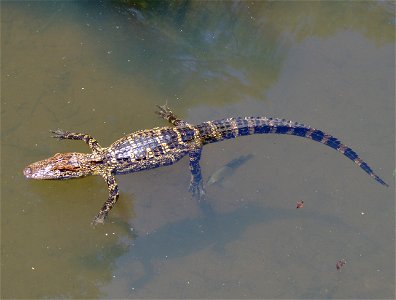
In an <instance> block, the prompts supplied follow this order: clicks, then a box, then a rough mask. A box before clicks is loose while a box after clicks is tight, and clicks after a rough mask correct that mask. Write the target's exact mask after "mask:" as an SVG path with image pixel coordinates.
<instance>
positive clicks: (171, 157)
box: [23, 105, 388, 224]
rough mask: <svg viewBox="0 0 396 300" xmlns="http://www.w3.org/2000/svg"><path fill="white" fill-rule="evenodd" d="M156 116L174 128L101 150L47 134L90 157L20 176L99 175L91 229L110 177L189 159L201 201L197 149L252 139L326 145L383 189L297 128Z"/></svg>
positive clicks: (347, 151) (273, 122)
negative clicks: (278, 137) (290, 138)
mask: <svg viewBox="0 0 396 300" xmlns="http://www.w3.org/2000/svg"><path fill="white" fill-rule="evenodd" d="M158 108H159V111H157V112H156V113H157V114H159V115H160V116H161V117H162V118H164V119H166V120H168V121H169V122H170V123H171V124H172V125H174V126H175V127H160V128H158V127H157V128H153V129H147V130H141V131H137V132H134V133H131V134H129V135H127V136H124V137H122V138H121V139H119V140H117V141H115V142H114V143H113V144H111V145H110V146H109V147H107V148H103V147H101V146H100V145H99V143H98V142H97V141H96V140H95V139H94V138H93V137H91V136H90V135H87V134H82V133H73V132H68V131H62V130H56V131H52V133H53V134H54V136H53V137H55V138H58V139H71V140H81V141H84V142H85V143H86V144H88V146H89V147H90V148H91V150H92V153H89V154H86V153H76V152H72V153H57V154H55V155H54V156H53V157H50V158H48V159H45V160H41V161H38V162H35V163H33V164H31V165H29V166H27V167H26V168H25V169H24V170H23V173H24V175H25V177H27V178H33V179H69V178H78V177H84V176H88V175H101V176H102V177H103V178H104V179H105V181H106V183H107V186H108V191H109V196H108V199H107V201H106V202H105V203H104V204H103V206H102V208H101V210H100V211H99V213H98V215H97V216H96V217H95V219H94V220H93V224H98V223H103V222H104V219H105V218H106V217H107V215H108V213H109V211H110V210H111V208H112V207H113V206H114V204H115V203H116V201H117V199H118V196H119V194H118V185H117V182H116V179H115V177H114V175H118V174H127V173H132V172H138V171H142V170H147V169H154V168H158V167H161V166H167V165H172V164H174V163H175V162H177V161H179V160H180V159H181V158H182V157H184V156H185V155H188V156H189V158H190V171H191V182H190V188H189V190H190V191H191V193H192V194H193V196H195V197H197V198H198V199H201V198H202V197H204V195H205V192H204V189H203V185H202V175H201V168H200V165H199V160H200V157H201V151H202V146H203V145H206V144H209V143H215V142H219V141H222V140H225V139H231V138H236V137H238V136H244V135H252V134H266V133H274V134H289V135H295V136H300V137H305V138H309V139H312V140H314V141H317V142H320V143H322V144H324V145H327V146H329V147H331V148H333V149H335V150H337V151H339V152H341V153H342V154H344V155H345V156H346V157H348V158H349V159H350V160H352V161H353V162H354V163H355V164H357V165H358V166H359V167H360V168H362V169H363V170H364V171H365V172H366V173H367V174H369V175H370V176H371V177H372V178H374V179H375V180H376V181H378V182H379V183H381V184H383V185H385V186H388V185H387V184H386V183H385V182H384V181H383V180H382V179H381V178H380V177H379V176H378V175H377V174H376V173H374V171H373V170H372V169H371V168H370V167H369V166H368V165H367V164H366V163H365V162H364V161H363V160H362V159H361V158H360V157H359V156H358V155H357V154H356V152H354V151H353V150H352V149H351V148H349V147H347V146H345V145H344V144H342V143H341V142H340V141H339V140H337V139H336V138H335V137H333V136H331V135H329V134H326V133H324V132H322V131H320V130H317V129H314V128H312V127H309V126H307V125H304V124H301V123H295V122H291V121H288V120H284V119H276V118H267V117H244V118H241V117H237V118H228V119H222V120H216V121H208V122H204V123H202V124H199V125H191V124H189V123H187V122H185V121H183V120H181V119H178V118H177V117H176V116H175V115H174V114H173V113H172V111H171V110H170V109H169V108H168V107H167V106H166V105H164V106H158Z"/></svg>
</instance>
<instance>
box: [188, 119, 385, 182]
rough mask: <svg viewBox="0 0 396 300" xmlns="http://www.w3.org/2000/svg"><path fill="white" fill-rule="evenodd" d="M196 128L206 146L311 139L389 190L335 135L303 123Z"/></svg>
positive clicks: (233, 122) (222, 123) (226, 122)
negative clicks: (261, 137)
mask: <svg viewBox="0 0 396 300" xmlns="http://www.w3.org/2000/svg"><path fill="white" fill-rule="evenodd" d="M196 128H197V129H198V130H199V133H200V135H201V137H202V140H203V144H209V143H215V142H219V141H222V140H225V139H232V138H236V137H238V136H243V135H252V134H266V133H274V134H290V135H296V136H300V137H305V138H309V139H311V140H314V141H316V142H319V143H322V144H324V145H327V146H329V147H331V148H333V149H335V150H337V151H338V152H341V153H342V154H344V155H345V156H346V157H348V158H349V159H350V160H352V161H353V162H354V163H355V164H357V165H358V166H359V167H360V168H362V169H363V170H364V171H365V172H366V173H367V174H369V175H370V176H371V177H372V178H374V179H375V180H376V181H378V182H379V183H381V184H383V185H385V186H389V185H388V184H387V183H386V182H385V181H383V180H382V179H381V178H380V177H379V176H378V175H377V174H376V173H375V172H374V171H373V170H372V169H371V168H370V167H369V166H368V164H367V163H366V162H365V161H363V160H362V159H361V158H360V157H359V156H358V154H357V153H356V152H355V151H353V150H352V149H351V148H349V147H348V146H346V145H344V144H342V143H341V142H340V141H339V140H338V139H337V138H335V137H333V136H332V135H329V134H327V133H324V132H323V131H321V130H318V129H315V128H312V127H310V126H307V125H304V124H302V123H297V122H292V121H289V120H285V119H277V118H266V117H244V118H242V117H238V118H228V119H222V120H215V121H208V122H204V123H202V124H200V125H197V126H196Z"/></svg>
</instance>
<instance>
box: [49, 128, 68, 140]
mask: <svg viewBox="0 0 396 300" xmlns="http://www.w3.org/2000/svg"><path fill="white" fill-rule="evenodd" d="M50 132H51V133H53V134H54V135H52V136H51V137H53V138H55V139H60V140H63V139H67V136H68V135H69V132H68V131H63V130H62V129H57V130H50Z"/></svg>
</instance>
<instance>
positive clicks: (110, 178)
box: [92, 172, 119, 225]
mask: <svg viewBox="0 0 396 300" xmlns="http://www.w3.org/2000/svg"><path fill="white" fill-rule="evenodd" d="M101 175H102V176H103V178H104V179H105V180H106V183H107V187H108V190H109V198H108V199H107V201H106V202H105V203H104V204H103V206H102V208H101V209H100V211H99V213H98V214H97V216H96V217H95V219H94V220H93V221H92V224H93V225H97V224H99V223H104V219H105V218H106V217H107V215H108V213H109V211H110V210H111V209H112V208H113V206H114V204H115V203H116V202H117V199H118V196H119V193H118V184H117V182H116V179H115V177H114V175H113V174H111V172H107V173H103V174H101Z"/></svg>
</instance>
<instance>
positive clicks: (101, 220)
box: [91, 212, 107, 226]
mask: <svg viewBox="0 0 396 300" xmlns="http://www.w3.org/2000/svg"><path fill="white" fill-rule="evenodd" d="M106 217H107V213H105V212H99V213H98V215H97V216H96V217H95V218H94V219H93V220H92V223H91V225H93V226H96V225H98V224H103V223H104V220H105V218H106Z"/></svg>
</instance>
